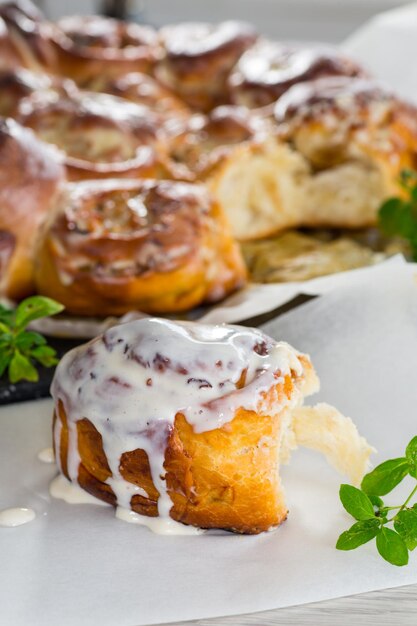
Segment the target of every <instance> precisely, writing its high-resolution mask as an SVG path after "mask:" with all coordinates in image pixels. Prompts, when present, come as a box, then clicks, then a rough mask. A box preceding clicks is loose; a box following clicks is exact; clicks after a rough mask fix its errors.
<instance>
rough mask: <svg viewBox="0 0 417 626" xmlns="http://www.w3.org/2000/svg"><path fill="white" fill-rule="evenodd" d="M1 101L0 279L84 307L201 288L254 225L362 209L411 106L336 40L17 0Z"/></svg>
mask: <svg viewBox="0 0 417 626" xmlns="http://www.w3.org/2000/svg"><path fill="white" fill-rule="evenodd" d="M0 115H2V116H3V117H2V119H1V121H0V166H1V167H0V200H1V210H0V252H1V253H0V278H1V282H0V291H1V293H2V295H5V296H7V297H9V298H11V299H15V300H16V299H19V298H22V297H23V296H26V295H28V294H29V293H32V292H38V293H41V294H44V295H47V296H51V297H53V298H56V299H57V300H59V301H61V302H62V303H63V304H64V305H65V306H66V309H67V312H68V313H70V314H71V313H73V314H80V315H90V316H96V315H99V316H105V315H108V314H123V313H125V312H127V311H131V310H141V311H144V312H147V313H156V314H165V313H178V312H182V311H188V310H190V309H192V308H193V307H196V306H198V305H200V304H203V303H212V302H216V301H218V300H220V299H222V298H224V297H225V296H226V295H227V294H229V293H231V292H232V291H234V290H236V289H238V288H240V287H241V286H243V285H244V284H245V282H246V281H247V280H248V271H247V263H245V260H246V261H247V262H248V263H249V265H251V262H250V261H251V258H252V256H253V251H254V250H256V242H257V241H259V240H263V239H265V238H271V237H276V236H277V235H280V234H282V233H285V232H286V231H288V229H291V228H299V227H307V228H323V227H330V228H348V229H357V228H363V227H367V226H370V225H372V224H374V223H375V219H376V213H377V209H378V207H379V205H380V203H381V201H382V200H383V199H385V198H386V197H387V196H389V195H390V194H392V193H394V192H396V191H397V179H398V174H399V172H400V170H401V169H402V168H404V167H410V166H411V167H412V166H413V165H414V161H415V150H416V147H417V126H416V125H417V114H416V111H415V109H414V108H412V107H411V106H409V105H407V104H405V103H403V102H400V101H399V100H398V99H397V98H396V97H395V96H394V95H393V94H391V93H389V92H388V91H386V90H385V89H384V88H382V87H381V86H379V85H377V84H376V83H375V82H373V81H372V80H371V79H370V78H369V77H368V76H367V75H366V72H365V71H364V70H363V69H362V68H361V67H360V66H359V65H358V64H356V63H355V62H353V61H351V60H349V59H347V58H344V57H343V56H342V55H341V54H340V53H339V52H337V51H336V50H333V49H329V48H325V47H323V48H315V49H309V48H308V49H306V48H297V47H289V46H287V45H283V44H280V43H276V42H273V41H269V40H267V39H265V38H263V37H262V36H260V35H259V34H258V33H257V32H256V31H255V29H254V28H253V27H252V26H250V25H248V24H245V23H240V22H232V21H230V22H224V23H221V24H217V25H209V24H197V23H184V24H178V25H173V26H166V27H163V28H161V29H160V30H159V31H156V30H154V29H153V28H151V27H148V26H141V25H138V24H133V23H122V22H118V21H115V20H111V19H108V18H103V17H99V16H91V17H69V18H64V19H62V20H61V21H58V22H57V23H52V22H50V21H48V20H46V19H45V18H44V17H43V16H42V15H41V14H40V13H39V12H38V10H37V9H36V8H35V7H34V6H33V5H32V4H30V3H29V2H21V3H7V4H3V5H1V7H0ZM303 236H304V237H305V235H303ZM268 241H270V239H268ZM280 241H281V239H277V240H276V242H275V244H274V250H275V252H276V251H278V252H279V249H280ZM242 242H243V245H244V249H245V251H246V252H247V253H246V259H245V260H244V258H243V256H242V248H241V246H242ZM254 242H255V243H254ZM285 243H286V239H285V235H284V237H283V238H282V246H284V244H285ZM292 243H293V240H291V241H290V244H292ZM302 244H303V245H304V243H303V242H302ZM297 245H299V242H297ZM254 246H255V247H254ZM307 248H308V246H307ZM268 250H269V251H270V247H269V248H268ZM251 255H252V256H251ZM252 265H253V263H252ZM255 274H256V272H255ZM255 277H256V276H255ZM249 278H250V276H249Z"/></svg>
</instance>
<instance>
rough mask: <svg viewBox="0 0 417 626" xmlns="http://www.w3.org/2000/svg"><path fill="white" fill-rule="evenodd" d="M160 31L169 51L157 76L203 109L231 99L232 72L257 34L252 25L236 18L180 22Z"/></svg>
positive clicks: (165, 46) (159, 67) (158, 66)
mask: <svg viewBox="0 0 417 626" xmlns="http://www.w3.org/2000/svg"><path fill="white" fill-rule="evenodd" d="M159 34H160V39H161V42H162V45H163V48H164V52H165V54H164V56H163V58H162V60H161V62H160V63H158V65H157V66H156V69H155V73H156V76H157V78H158V79H159V80H160V81H161V82H162V83H164V84H165V85H167V86H168V87H169V88H170V89H172V90H173V91H174V92H175V93H177V94H178V95H179V96H181V97H182V98H183V99H184V100H185V101H186V102H187V103H188V104H189V105H190V106H192V107H194V108H196V109H199V110H203V111H207V110H209V109H211V108H213V107H214V106H216V105H217V104H224V103H226V102H227V101H228V100H227V90H226V81H227V78H228V75H229V73H230V71H231V69H232V67H233V66H234V65H235V63H236V61H237V60H238V59H239V57H240V56H241V55H242V53H243V52H244V51H245V50H247V49H248V48H249V47H250V46H251V45H252V44H253V43H254V42H255V41H256V38H257V34H256V32H255V30H254V28H253V27H252V26H250V25H249V24H246V23H244V22H232V21H230V22H222V23H220V24H217V25H213V24H205V23H192V22H190V23H184V24H177V25H175V26H166V27H164V28H162V29H161V30H160V32H159Z"/></svg>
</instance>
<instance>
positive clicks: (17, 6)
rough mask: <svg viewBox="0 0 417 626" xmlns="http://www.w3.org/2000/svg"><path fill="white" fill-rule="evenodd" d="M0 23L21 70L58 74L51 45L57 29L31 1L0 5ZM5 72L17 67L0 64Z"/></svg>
mask: <svg viewBox="0 0 417 626" xmlns="http://www.w3.org/2000/svg"><path fill="white" fill-rule="evenodd" d="M0 19H2V20H3V21H4V24H5V25H6V26H7V35H8V43H9V45H10V47H11V48H12V49H13V50H14V51H15V54H16V56H17V58H18V59H19V62H18V64H17V65H18V66H23V67H27V68H29V69H31V70H34V71H47V72H53V73H55V72H56V71H57V69H58V68H57V58H56V54H55V50H54V46H53V44H52V38H53V33H54V30H55V27H54V25H53V24H51V23H49V22H47V21H46V20H45V19H44V17H43V15H42V13H41V12H40V11H39V10H38V9H37V7H36V6H35V5H34V4H33V3H32V2H30V1H28V0H19V1H18V2H7V3H5V4H2V5H0ZM0 66H2V67H5V68H6V69H11V67H16V64H13V65H12V66H10V65H8V64H7V63H5V62H4V64H3V62H2V61H0Z"/></svg>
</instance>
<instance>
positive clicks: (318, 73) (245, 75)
mask: <svg viewBox="0 0 417 626" xmlns="http://www.w3.org/2000/svg"><path fill="white" fill-rule="evenodd" d="M361 75H364V71H363V69H362V68H361V67H360V66H359V65H358V64H356V63H354V62H353V61H351V60H350V59H347V58H346V57H344V56H342V55H341V54H340V52H338V51H337V50H335V49H333V48H330V47H323V46H317V47H315V48H306V47H297V48H295V47H290V46H288V45H283V44H280V43H277V42H273V41H269V40H261V41H259V42H258V43H257V44H256V45H255V46H253V47H252V48H251V49H250V50H248V51H247V52H245V54H243V55H242V57H241V58H240V60H239V61H238V63H237V65H236V67H235V69H234V70H233V72H232V73H231V75H230V78H229V89H230V92H231V99H232V101H233V102H235V103H236V104H241V105H245V106H248V107H250V108H256V107H262V106H266V105H268V104H271V103H272V102H275V101H276V100H277V99H278V98H280V97H281V96H282V94H283V93H285V92H286V91H287V89H289V88H290V87H291V86H292V85H295V84H297V83H300V82H304V81H307V80H313V79H316V78H320V77H322V76H361Z"/></svg>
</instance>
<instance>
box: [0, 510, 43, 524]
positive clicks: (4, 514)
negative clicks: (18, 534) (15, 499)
mask: <svg viewBox="0 0 417 626" xmlns="http://www.w3.org/2000/svg"><path fill="white" fill-rule="evenodd" d="M35 517H36V513H35V511H34V510H33V509H27V508H26V507H15V508H12V509H4V511H0V526H4V527H5V528H13V527H14V526H21V525H22V524H27V523H28V522H31V521H32V520H34V519H35Z"/></svg>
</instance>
